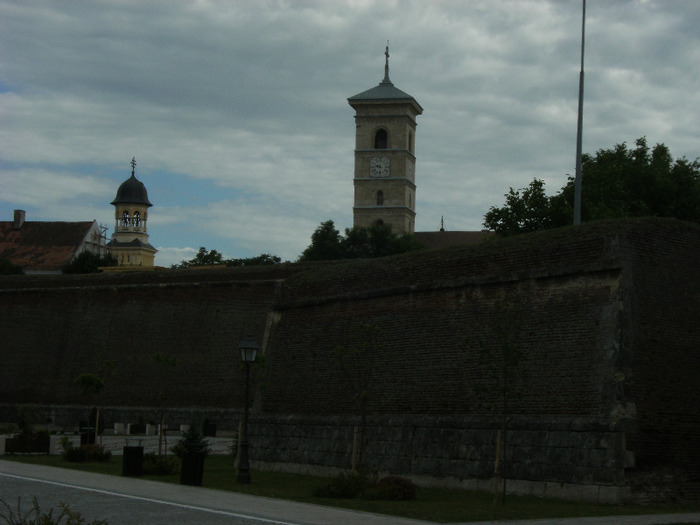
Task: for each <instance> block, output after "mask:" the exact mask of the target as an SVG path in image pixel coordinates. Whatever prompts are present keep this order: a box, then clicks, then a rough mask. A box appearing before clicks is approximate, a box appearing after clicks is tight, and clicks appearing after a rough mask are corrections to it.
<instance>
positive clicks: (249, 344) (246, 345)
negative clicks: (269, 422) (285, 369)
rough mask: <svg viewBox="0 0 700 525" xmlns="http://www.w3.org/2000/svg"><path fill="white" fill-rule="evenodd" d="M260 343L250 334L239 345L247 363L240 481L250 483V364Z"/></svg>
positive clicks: (238, 477)
mask: <svg viewBox="0 0 700 525" xmlns="http://www.w3.org/2000/svg"><path fill="white" fill-rule="evenodd" d="M259 348H260V347H259V346H258V343H256V342H255V339H253V338H252V337H250V336H249V335H248V336H246V337H245V339H243V341H241V344H239V345H238V350H240V352H241V361H243V364H244V365H245V410H244V411H243V436H242V438H241V457H240V460H239V461H238V476H237V478H236V480H237V481H238V483H250V463H249V462H248V397H249V396H248V391H249V389H250V364H251V363H254V362H255V355H256V354H257V353H258V349H259Z"/></svg>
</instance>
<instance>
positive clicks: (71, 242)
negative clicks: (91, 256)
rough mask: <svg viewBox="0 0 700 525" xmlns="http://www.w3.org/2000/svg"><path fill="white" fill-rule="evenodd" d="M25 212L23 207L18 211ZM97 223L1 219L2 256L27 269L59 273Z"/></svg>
mask: <svg viewBox="0 0 700 525" xmlns="http://www.w3.org/2000/svg"><path fill="white" fill-rule="evenodd" d="M17 211H21V210H17ZM93 226H96V222H95V221H92V222H88V221H85V222H39V221H24V213H23V212H22V213H21V214H20V215H18V214H17V212H15V220H14V221H0V258H2V259H7V260H9V261H10V262H11V263H12V264H14V265H16V266H19V267H21V268H22V269H23V270H24V271H25V272H57V271H59V272H60V270H61V268H63V266H64V265H66V264H68V263H69V262H70V261H71V259H72V258H73V256H74V255H76V252H77V251H78V250H79V249H80V248H81V247H82V245H83V242H84V241H85V239H86V238H87V237H88V234H89V233H90V231H91V229H92V228H93Z"/></svg>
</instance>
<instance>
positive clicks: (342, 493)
mask: <svg viewBox="0 0 700 525" xmlns="http://www.w3.org/2000/svg"><path fill="white" fill-rule="evenodd" d="M376 483H377V476H376V474H375V473H374V472H373V471H370V470H358V471H357V472H348V473H345V472H341V473H340V474H338V475H337V476H334V477H332V478H331V481H330V483H328V484H327V485H324V486H323V487H319V488H318V489H316V491H315V492H314V496H318V497H320V498H359V497H361V496H362V494H364V493H365V492H366V491H367V490H369V489H370V488H372V487H373V486H374V485H375V484H376Z"/></svg>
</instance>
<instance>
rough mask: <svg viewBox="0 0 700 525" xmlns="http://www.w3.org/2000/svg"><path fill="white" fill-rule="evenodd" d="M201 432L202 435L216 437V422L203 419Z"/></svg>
mask: <svg viewBox="0 0 700 525" xmlns="http://www.w3.org/2000/svg"><path fill="white" fill-rule="evenodd" d="M202 433H203V434H204V437H216V422H215V421H205V422H204V424H203V425H202Z"/></svg>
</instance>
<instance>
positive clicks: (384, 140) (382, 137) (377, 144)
mask: <svg viewBox="0 0 700 525" xmlns="http://www.w3.org/2000/svg"><path fill="white" fill-rule="evenodd" d="M388 142H389V136H388V135H387V133H386V130H385V129H380V130H379V131H377V134H376V135H375V136H374V149H386V148H387V144H388Z"/></svg>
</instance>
